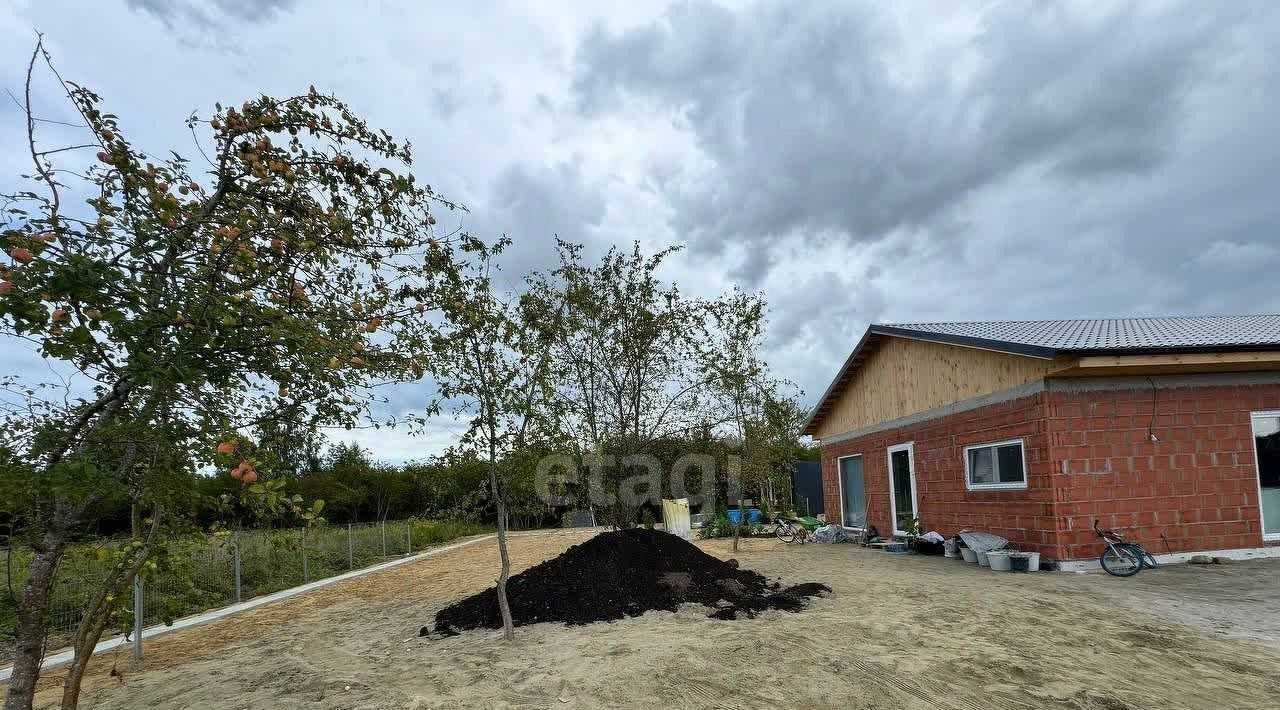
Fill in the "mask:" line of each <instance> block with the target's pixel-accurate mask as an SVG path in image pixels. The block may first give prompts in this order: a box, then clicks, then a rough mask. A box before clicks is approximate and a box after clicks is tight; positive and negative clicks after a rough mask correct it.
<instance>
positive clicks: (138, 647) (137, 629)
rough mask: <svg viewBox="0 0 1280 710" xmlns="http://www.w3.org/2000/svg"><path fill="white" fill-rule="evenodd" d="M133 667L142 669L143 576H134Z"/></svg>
mask: <svg viewBox="0 0 1280 710" xmlns="http://www.w3.org/2000/svg"><path fill="white" fill-rule="evenodd" d="M133 667H134V669H140V668H142V575H141V574H135V575H134V576H133Z"/></svg>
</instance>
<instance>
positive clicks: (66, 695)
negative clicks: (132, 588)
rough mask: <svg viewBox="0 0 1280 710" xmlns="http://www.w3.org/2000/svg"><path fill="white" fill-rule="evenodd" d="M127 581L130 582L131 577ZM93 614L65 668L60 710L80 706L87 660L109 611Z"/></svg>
mask: <svg viewBox="0 0 1280 710" xmlns="http://www.w3.org/2000/svg"><path fill="white" fill-rule="evenodd" d="M129 579H130V580H131V581H132V579H133V575H130V576H129ZM95 612H96V613H95V614H94V615H93V617H91V618H90V619H86V620H85V621H86V622H88V623H87V624H86V625H84V626H82V627H81V634H80V636H81V638H79V639H77V641H76V646H75V656H74V657H73V658H72V659H71V666H70V667H69V668H67V680H66V682H65V683H63V685H62V710H76V708H78V707H79V706H80V684H81V683H82V682H83V681H84V672H85V671H86V670H87V669H88V668H89V660H90V659H91V658H93V649H94V648H95V647H96V646H97V645H98V639H100V638H102V632H103V630H104V629H106V628H107V619H108V618H110V615H111V610H110V609H109V608H107V609H97V610H95Z"/></svg>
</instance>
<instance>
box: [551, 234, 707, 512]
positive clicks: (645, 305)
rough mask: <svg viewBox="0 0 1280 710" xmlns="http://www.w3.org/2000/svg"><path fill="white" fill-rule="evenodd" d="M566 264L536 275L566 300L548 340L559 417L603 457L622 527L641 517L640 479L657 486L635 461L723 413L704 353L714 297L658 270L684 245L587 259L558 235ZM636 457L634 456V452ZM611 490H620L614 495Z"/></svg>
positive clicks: (589, 450) (651, 493)
mask: <svg viewBox="0 0 1280 710" xmlns="http://www.w3.org/2000/svg"><path fill="white" fill-rule="evenodd" d="M558 250H559V254H560V265H559V267H558V268H557V269H556V270H555V271H554V272H552V274H551V275H550V276H549V277H545V278H540V279H538V280H537V281H536V283H535V285H536V288H535V290H536V292H538V293H545V294H555V296H554V297H555V298H558V299H560V300H561V301H562V302H563V303H565V327H564V328H562V329H559V330H558V331H557V334H556V338H555V339H554V340H552V341H551V352H552V362H553V372H554V374H553V379H554V381H555V383H556V396H557V399H558V402H559V405H560V407H561V409H562V414H563V416H562V417H561V423H562V426H563V427H564V428H565V430H566V432H567V434H568V436H569V437H571V438H572V439H573V440H574V441H575V442H577V444H578V446H579V447H580V448H581V449H582V450H583V451H584V453H586V454H588V455H589V456H594V457H598V458H597V460H598V461H600V462H601V472H602V473H603V474H604V481H603V482H604V485H605V487H606V488H608V489H609V490H607V491H603V492H598V495H600V494H602V496H603V501H600V502H603V503H604V505H605V508H604V510H603V511H602V512H604V515H603V516H602V517H604V518H605V519H606V520H608V521H609V522H610V523H611V524H613V525H615V526H628V525H631V524H634V523H635V522H636V517H637V513H638V504H637V496H636V495H635V492H634V491H631V490H629V488H630V487H631V486H632V485H634V484H637V483H638V482H640V481H645V480H647V481H649V482H650V483H649V484H643V483H641V484H640V485H646V486H647V487H648V488H649V490H648V491H647V496H646V497H647V498H648V499H649V500H651V501H652V500H653V499H654V498H656V497H657V496H658V495H659V494H660V491H659V490H654V489H653V486H652V485H651V482H652V480H653V479H652V477H650V476H645V475H637V476H636V477H635V478H632V475H633V474H637V473H638V472H637V471H636V469H635V467H633V466H631V465H629V464H628V462H629V461H636V460H642V458H644V457H648V456H651V455H652V454H653V453H654V447H655V444H656V443H657V442H659V441H662V440H666V439H679V438H682V437H686V436H688V435H689V434H691V433H694V432H697V431H706V430H710V429H712V428H714V427H715V426H718V425H719V424H720V423H722V422H723V421H725V419H726V415H725V413H724V412H723V411H719V410H717V409H716V408H715V406H714V405H715V402H714V400H713V399H712V398H711V397H710V395H711V386H712V384H713V378H714V376H713V375H712V374H711V373H708V372H707V371H706V368H705V367H704V366H703V365H702V358H703V357H705V356H706V354H707V353H708V352H709V351H711V350H712V349H714V348H715V347H716V345H717V343H718V342H719V341H718V340H717V338H716V336H715V334H713V332H712V331H711V328H712V327H713V325H714V324H713V321H712V319H711V314H712V312H713V311H714V310H715V309H716V308H717V307H718V306H717V304H718V301H716V300H711V301H707V300H701V299H693V298H688V297H686V296H684V295H683V294H682V293H681V292H680V290H679V289H678V288H676V287H675V286H674V285H668V284H665V283H664V282H663V281H661V280H660V279H659V278H658V276H657V271H658V269H659V268H660V267H661V265H662V263H663V261H664V260H665V259H666V258H667V257H668V256H670V255H671V254H673V253H675V252H676V251H678V248H670V249H665V250H663V251H660V252H658V253H656V254H654V255H652V256H647V257H646V256H645V255H643V254H642V253H641V251H640V246H639V243H636V244H635V245H633V247H632V249H631V251H630V252H625V251H621V250H619V249H617V248H611V249H610V250H609V251H608V252H607V253H606V254H605V255H604V256H603V257H602V258H601V259H600V261H599V262H598V263H596V264H586V263H584V262H583V259H582V254H581V252H582V248H581V246H580V245H575V244H570V243H567V242H563V241H561V242H558ZM632 457H635V458H632ZM614 491H617V492H618V493H621V495H614Z"/></svg>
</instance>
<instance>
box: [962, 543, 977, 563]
mask: <svg viewBox="0 0 1280 710" xmlns="http://www.w3.org/2000/svg"><path fill="white" fill-rule="evenodd" d="M960 556H961V557H963V558H964V561H965V562H975V563H976V562H977V561H978V553H976V552H974V551H973V549H972V548H969V547H962V548H960Z"/></svg>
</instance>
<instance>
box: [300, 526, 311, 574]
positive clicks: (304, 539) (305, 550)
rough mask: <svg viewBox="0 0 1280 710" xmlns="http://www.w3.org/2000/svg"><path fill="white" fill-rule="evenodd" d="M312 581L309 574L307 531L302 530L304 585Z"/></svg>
mask: <svg viewBox="0 0 1280 710" xmlns="http://www.w3.org/2000/svg"><path fill="white" fill-rule="evenodd" d="M310 581H311V577H310V575H308V574H307V529H306V528H303V529H302V583H303V584H306V583H307V582H310Z"/></svg>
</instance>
